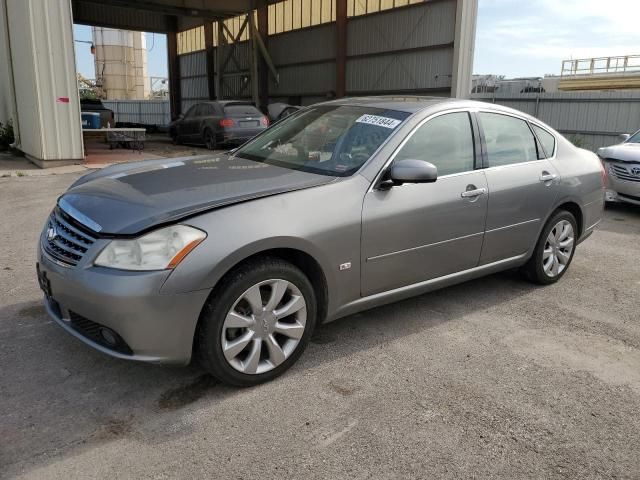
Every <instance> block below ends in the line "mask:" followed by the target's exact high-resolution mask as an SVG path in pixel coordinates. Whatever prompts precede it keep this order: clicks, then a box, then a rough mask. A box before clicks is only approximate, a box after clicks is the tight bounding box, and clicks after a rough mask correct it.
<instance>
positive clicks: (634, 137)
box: [627, 130, 640, 143]
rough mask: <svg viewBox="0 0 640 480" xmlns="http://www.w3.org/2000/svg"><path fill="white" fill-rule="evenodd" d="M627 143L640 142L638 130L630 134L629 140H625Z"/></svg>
mask: <svg viewBox="0 0 640 480" xmlns="http://www.w3.org/2000/svg"><path fill="white" fill-rule="evenodd" d="M627 143H640V130H639V131H637V132H636V133H634V134H633V135H631V137H629V140H627Z"/></svg>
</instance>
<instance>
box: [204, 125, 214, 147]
mask: <svg viewBox="0 0 640 480" xmlns="http://www.w3.org/2000/svg"><path fill="white" fill-rule="evenodd" d="M202 136H203V140H204V144H205V146H206V147H207V148H208V149H209V150H215V149H216V147H217V142H216V134H215V133H214V132H213V131H211V129H209V128H207V129H206V130H205V131H204V132H203V134H202Z"/></svg>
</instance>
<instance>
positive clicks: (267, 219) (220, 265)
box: [162, 176, 369, 314]
mask: <svg viewBox="0 0 640 480" xmlns="http://www.w3.org/2000/svg"><path fill="white" fill-rule="evenodd" d="M368 186H369V183H368V182H367V181H366V180H365V179H363V178H362V177H359V176H356V177H352V178H349V179H345V180H344V181H338V182H333V183H330V184H326V185H322V186H318V187H315V188H308V189H303V190H296V191H293V192H288V193H283V194H279V195H273V196H270V197H263V198H260V199H255V200H252V201H248V202H244V203H239V204H235V205H231V206H228V207H224V208H220V209H217V210H214V211H211V212H207V213H205V214H202V215H198V216H195V217H193V218H190V219H188V220H184V221H183V222H181V223H185V224H188V225H192V226H193V227H196V228H199V229H201V230H203V231H205V232H207V235H208V236H207V238H206V240H205V241H204V242H202V243H201V244H200V245H198V246H197V247H196V248H195V249H194V250H193V251H192V252H191V253H190V254H189V255H187V257H186V258H185V259H184V260H183V261H182V262H181V263H180V265H178V267H177V268H176V269H175V270H174V272H172V274H171V275H170V276H169V278H168V279H167V281H166V282H165V284H164V285H163V287H162V292H163V293H185V292H190V291H196V290H204V289H211V288H213V287H215V285H216V284H217V283H218V282H219V281H220V279H221V278H222V277H223V276H224V275H225V274H226V273H227V272H229V270H231V269H232V268H233V267H234V266H235V265H237V264H238V263H240V262H242V261H243V260H245V259H247V258H248V257H251V256H253V255H256V254H258V253H261V252H266V251H268V250H273V249H291V250H297V251H299V252H303V253H305V254H307V255H308V256H310V257H312V258H313V259H314V260H315V261H316V262H317V264H318V265H319V266H320V268H321V269H322V271H323V273H324V277H325V279H326V282H327V289H328V293H329V305H328V313H329V314H330V313H331V311H332V310H333V308H337V306H339V305H341V304H344V303H348V302H350V301H353V300H355V299H357V298H359V296H360V233H361V232H360V230H361V213H362V198H363V195H364V192H365V191H366V189H367V188H368ZM341 265H343V266H344V265H349V266H347V267H346V268H342V269H341V268H340V266H341Z"/></svg>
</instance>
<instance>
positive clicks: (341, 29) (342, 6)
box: [336, 0, 347, 98]
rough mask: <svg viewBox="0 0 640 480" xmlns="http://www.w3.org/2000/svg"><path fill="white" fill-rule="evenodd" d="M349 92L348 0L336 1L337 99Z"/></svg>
mask: <svg viewBox="0 0 640 480" xmlns="http://www.w3.org/2000/svg"><path fill="white" fill-rule="evenodd" d="M346 92H347V0H336V97H338V98H341V97H344V96H345V94H346Z"/></svg>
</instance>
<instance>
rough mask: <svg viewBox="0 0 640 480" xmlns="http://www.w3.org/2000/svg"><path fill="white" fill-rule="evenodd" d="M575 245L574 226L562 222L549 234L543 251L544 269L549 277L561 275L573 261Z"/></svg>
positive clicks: (565, 221) (567, 222)
mask: <svg viewBox="0 0 640 480" xmlns="http://www.w3.org/2000/svg"><path fill="white" fill-rule="evenodd" d="M574 244H575V238H574V232H573V226H572V225H571V222H569V221H567V220H560V221H559V222H558V223H556V224H555V226H554V227H553V228H552V229H551V231H550V232H549V235H548V236H547V240H546V242H545V244H544V250H543V251H542V268H543V270H544V273H545V274H547V275H548V276H549V277H551V278H553V277H557V276H558V275H560V274H561V273H562V272H563V271H564V269H565V268H567V265H568V264H569V260H571V254H572V253H573V248H574Z"/></svg>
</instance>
